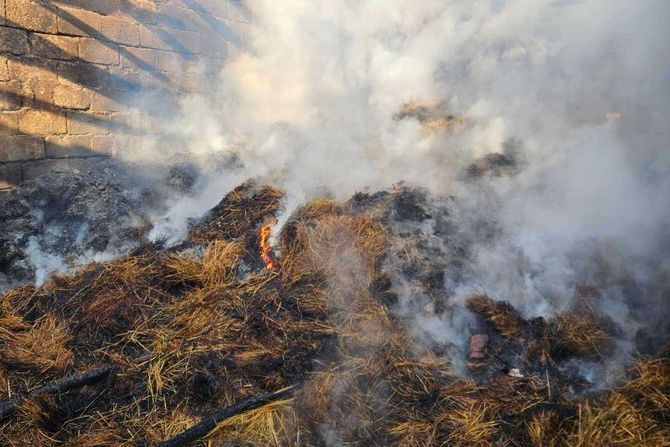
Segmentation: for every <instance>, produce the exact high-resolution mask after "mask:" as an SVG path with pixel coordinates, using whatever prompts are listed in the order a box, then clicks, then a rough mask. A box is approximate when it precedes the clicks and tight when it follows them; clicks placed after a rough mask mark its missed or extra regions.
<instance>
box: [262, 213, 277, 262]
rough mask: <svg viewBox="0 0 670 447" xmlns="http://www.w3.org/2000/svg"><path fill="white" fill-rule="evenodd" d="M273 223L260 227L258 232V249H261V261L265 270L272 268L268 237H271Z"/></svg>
mask: <svg viewBox="0 0 670 447" xmlns="http://www.w3.org/2000/svg"><path fill="white" fill-rule="evenodd" d="M273 224H274V221H273V222H272V223H269V224H265V225H263V226H262V227H261V231H260V248H261V259H262V260H263V263H264V264H265V268H267V269H268V270H272V268H273V267H274V261H273V260H272V257H271V256H270V236H271V235H272V225H273Z"/></svg>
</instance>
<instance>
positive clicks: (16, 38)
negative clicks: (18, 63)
mask: <svg viewBox="0 0 670 447" xmlns="http://www.w3.org/2000/svg"><path fill="white" fill-rule="evenodd" d="M0 52H3V53H10V54H16V55H23V54H28V53H29V52H30V45H28V32H26V31H23V30H19V29H14V28H6V27H4V26H1V27H0Z"/></svg>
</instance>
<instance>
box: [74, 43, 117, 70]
mask: <svg viewBox="0 0 670 447" xmlns="http://www.w3.org/2000/svg"><path fill="white" fill-rule="evenodd" d="M79 57H80V59H81V60H83V61H86V62H92V63H95V64H103V65H118V64H119V49H118V48H117V46H116V45H115V44H112V43H105V42H101V41H99V40H95V39H88V38H85V37H84V38H82V39H81V41H80V42H79Z"/></svg>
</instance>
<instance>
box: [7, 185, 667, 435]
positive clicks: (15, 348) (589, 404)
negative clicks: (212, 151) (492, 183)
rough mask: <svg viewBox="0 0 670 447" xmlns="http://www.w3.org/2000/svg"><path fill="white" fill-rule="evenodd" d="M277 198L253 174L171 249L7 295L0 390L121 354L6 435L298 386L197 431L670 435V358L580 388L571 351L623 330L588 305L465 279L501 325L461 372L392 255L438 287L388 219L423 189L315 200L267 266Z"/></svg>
mask: <svg viewBox="0 0 670 447" xmlns="http://www.w3.org/2000/svg"><path fill="white" fill-rule="evenodd" d="M281 199H282V194H281V192H280V191H278V190H276V189H273V188H270V187H258V186H254V185H251V184H248V185H243V186H241V187H240V188H238V189H236V190H235V191H233V192H231V193H230V194H229V195H228V196H227V197H226V198H224V200H222V202H221V203H220V204H219V205H217V207H215V208H214V209H213V210H212V211H211V212H210V213H209V215H208V216H206V217H205V218H204V219H203V221H202V222H201V223H200V224H198V225H197V226H196V227H195V228H193V230H192V232H191V234H190V236H189V237H188V239H187V240H186V241H184V243H182V244H181V245H179V246H178V247H173V248H170V249H163V248H161V247H159V246H152V245H149V246H145V247H142V248H140V249H138V250H137V251H136V252H134V253H132V254H131V255H129V256H127V257H124V258H122V259H119V260H117V261H114V262H110V263H107V264H92V265H89V266H87V267H85V268H83V269H82V270H81V271H79V272H77V273H76V274H74V275H71V276H62V275H57V276H54V277H52V278H51V280H50V281H49V282H48V283H47V284H46V285H45V286H44V287H41V288H35V287H32V286H22V287H20V288H18V289H14V290H12V291H10V292H9V293H8V294H7V295H6V296H4V298H3V299H2V301H0V385H1V386H0V400H2V401H8V400H10V399H12V398H14V397H15V396H17V395H21V393H24V392H27V391H30V390H34V389H36V388H39V387H40V386H43V385H44V384H46V383H49V382H52V381H54V380H58V379H60V378H62V377H66V376H70V375H73V374H75V373H78V372H84V371H90V370H94V369H96V368H101V367H105V366H110V367H111V371H112V372H111V373H110V374H109V375H108V376H106V377H105V378H104V379H102V380H100V381H99V382H96V383H91V384H89V385H87V386H85V387H79V388H75V389H69V390H66V391H64V392H61V393H57V394H49V393H44V394H41V395H37V396H34V395H31V396H30V397H29V398H26V399H23V400H22V401H21V402H20V404H19V405H18V406H17V408H16V409H14V411H12V412H11V414H8V415H7V416H5V417H4V418H2V419H1V420H0V444H1V445H12V446H37V445H63V446H88V447H93V446H153V445H156V444H158V443H160V442H162V441H165V440H167V439H169V438H171V437H173V436H175V435H177V434H178V433H180V432H182V431H184V430H185V429H187V428H189V427H191V426H193V425H194V424H195V423H197V422H198V420H200V419H201V418H202V417H204V416H206V415H208V414H211V413H213V412H216V411H217V410H220V409H221V408H223V407H226V406H229V405H231V404H233V403H235V402H238V401H240V400H241V399H244V398H247V397H250V396H256V395H261V394H264V393H266V392H271V391H275V390H279V389H282V388H285V387H287V386H291V385H296V386H297V389H298V391H297V392H296V393H295V395H294V397H293V398H292V399H285V400H281V401H278V402H273V403H270V404H268V405H264V406H262V407H260V408H258V409H255V410H253V411H249V412H246V413H243V414H240V415H237V416H235V417H233V418H231V419H227V420H225V421H223V422H222V423H221V424H219V425H218V427H217V428H216V429H215V430H214V431H213V432H211V433H209V435H208V436H207V438H206V439H203V440H201V441H198V442H199V444H196V445H203V446H205V445H212V446H216V445H218V446H267V445H277V446H280V445H281V446H285V445H286V446H288V445H296V446H298V445H300V446H310V445H313V446H322V445H359V446H363V445H366V446H367V445H380V446H381V445H397V446H433V445H453V446H462V445H470V446H562V445H575V446H603V447H604V446H612V445H617V446H660V445H670V428H668V427H670V412H669V410H670V360H669V359H668V357H667V356H662V357H661V358H659V359H656V360H649V359H641V360H640V361H639V362H638V363H637V364H636V365H634V367H633V369H632V370H631V371H630V372H629V375H628V376H627V380H626V381H625V382H624V383H623V384H622V385H621V386H620V387H618V388H616V389H613V390H610V391H606V392H600V393H598V394H594V395H586V394H581V393H580V392H579V385H580V383H578V381H577V380H576V379H575V378H574V376H573V375H571V374H570V372H569V371H567V369H569V368H566V365H568V364H569V362H570V361H574V360H579V359H582V360H584V361H590V362H596V363H597V362H599V361H601V360H602V359H603V358H604V357H606V356H607V355H608V354H607V353H608V350H609V349H610V345H611V343H612V340H613V338H614V337H615V336H616V331H615V328H613V327H612V323H611V322H609V321H607V320H606V319H603V318H602V317H600V316H598V315H596V314H595V313H594V312H593V311H590V310H589V308H588V305H587V304H588V303H584V305H583V306H584V307H582V308H575V309H572V310H570V311H569V312H566V313H565V314H561V315H558V316H556V317H555V318H554V319H552V320H549V321H545V320H542V319H536V320H530V321H528V320H525V319H524V318H523V317H522V316H521V315H520V314H519V313H518V312H516V311H515V310H514V308H513V307H512V306H510V305H508V304H505V303H500V302H495V301H493V300H491V299H490V298H488V297H486V296H477V297H473V298H472V299H471V300H470V301H469V303H468V306H469V308H470V309H471V311H472V312H473V313H474V314H475V315H476V316H477V318H478V319H479V323H480V328H481V331H484V332H486V333H487V334H488V336H489V339H490V343H489V346H487V348H486V356H485V358H484V359H483V360H480V361H478V362H476V363H475V362H471V363H470V364H468V365H467V368H469V371H470V373H469V376H470V377H471V378H468V379H465V378H463V377H462V376H460V375H457V374H456V373H455V369H454V367H453V365H452V364H451V363H450V362H449V360H448V357H447V356H445V355H443V353H441V352H440V351H439V350H436V349H434V348H433V347H426V346H423V345H421V344H418V343H416V340H415V339H414V337H413V336H412V333H411V331H410V330H409V328H408V327H407V325H406V324H405V322H404V321H403V319H402V318H399V317H398V316H396V315H395V314H394V312H393V311H392V303H393V299H392V298H389V297H392V295H393V293H394V292H393V290H392V287H391V283H392V280H391V278H389V277H390V276H392V275H393V271H389V270H388V269H387V268H386V267H384V262H382V261H383V260H384V259H388V257H389V256H394V257H395V256H396V255H397V258H398V260H399V262H400V264H401V267H402V266H403V265H404V266H405V269H406V270H407V271H412V272H414V275H415V276H416V277H417V278H419V279H420V282H421V284H423V287H425V289H426V290H427V293H429V292H430V293H432V292H434V293H435V296H437V295H438V294H439V293H440V292H439V291H434V290H432V289H431V287H432V286H431V284H433V283H434V282H435V281H433V282H431V279H430V278H431V277H432V276H431V275H432V273H431V271H430V269H429V268H426V265H425V262H424V261H422V260H421V259H419V258H418V257H417V255H416V253H415V251H413V250H414V248H415V247H414V245H413V244H414V243H415V242H416V241H415V240H414V239H412V238H411V237H409V236H408V237H402V236H398V235H397V234H394V233H393V232H392V231H391V230H390V226H389V219H391V218H392V216H396V217H397V216H400V217H401V218H402V219H416V220H421V219H424V218H425V213H424V211H423V210H422V209H421V207H420V206H418V205H417V201H420V195H419V196H414V195H412V194H410V193H409V192H408V190H403V189H400V190H394V191H391V192H385V193H380V194H377V195H374V196H366V195H357V196H356V197H354V198H353V199H352V200H351V201H349V202H347V203H343V204H342V203H335V202H332V201H329V200H316V201H313V202H310V203H308V204H306V205H305V206H304V207H303V208H301V209H300V210H298V211H297V212H296V213H295V214H294V215H293V216H292V218H291V219H290V220H289V222H288V223H287V224H286V226H285V227H284V229H283V231H282V233H281V234H280V235H279V238H278V240H279V245H278V247H276V248H275V249H274V252H273V253H272V256H273V257H274V260H275V261H276V262H275V263H274V264H275V265H274V268H273V269H268V268H266V266H265V265H264V263H263V262H262V260H261V259H260V257H259V230H260V228H261V227H262V226H263V225H265V224H266V223H267V222H268V219H271V218H272V217H273V216H274V215H275V214H276V213H277V212H278V211H279V210H280V209H281ZM413 247H414V248H413ZM438 282H439V281H438ZM430 312H434V313H435V312H437V313H439V312H446V310H445V309H439V308H434V309H431V310H430ZM464 335H465V336H467V335H470V334H464ZM466 354H467V353H464V358H466ZM512 364H513V365H514V366H516V367H521V369H522V370H523V371H522V372H523V374H520V375H521V376H522V377H518V376H512V375H510V374H509V372H510V368H509V366H510V365H512Z"/></svg>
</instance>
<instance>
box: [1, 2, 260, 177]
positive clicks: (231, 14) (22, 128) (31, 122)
mask: <svg viewBox="0 0 670 447" xmlns="http://www.w3.org/2000/svg"><path fill="white" fill-rule="evenodd" d="M230 1H232V0H198V1H197V2H195V1H188V2H186V1H182V0H156V1H153V0H147V1H144V0H142V1H137V0H58V1H49V0H0V137H2V138H3V139H4V146H3V147H2V148H1V149H0V150H1V151H2V155H1V156H0V167H1V166H2V164H3V163H18V164H19V165H21V166H22V169H23V170H22V176H21V178H22V179H23V180H26V179H27V178H30V177H31V176H34V175H38V174H39V173H43V172H44V170H45V169H50V168H53V169H56V168H58V169H60V168H62V167H63V166H68V167H72V166H75V165H76V162H75V160H76V159H77V158H78V157H79V158H82V159H87V160H88V159H90V157H91V156H94V157H97V158H100V157H105V156H115V155H116V154H118V153H120V152H124V153H133V152H137V150H138V147H140V146H142V145H143V144H144V139H151V140H152V141H153V139H154V138H155V137H154V135H155V134H156V133H157V131H159V130H160V129H159V127H160V126H161V123H160V122H158V121H159V120H158V119H157V118H158V117H159V116H160V117H166V116H168V117H169V115H170V114H172V113H174V112H175V111H176V108H175V104H176V103H177V102H178V100H179V98H180V97H181V96H182V95H183V94H184V93H190V92H194V91H198V90H199V89H201V88H202V87H203V86H208V85H211V82H212V80H213V79H215V76H216V75H217V74H218V73H219V71H220V68H221V66H222V64H223V62H224V59H225V58H226V57H227V56H228V55H229V54H230V52H231V49H235V51H239V50H241V48H242V47H243V46H242V45H241V37H240V36H241V35H242V34H243V33H244V30H245V29H246V28H245V25H244V24H243V23H242V22H244V21H245V20H246V19H245V14H246V12H248V10H247V9H246V7H244V6H243V2H240V1H237V0H236V1H235V3H236V5H234V6H230V5H229V3H230ZM205 80H207V81H206V82H204V81H205ZM86 141H88V142H89V143H88V144H84V143H85V142H86ZM68 144H69V145H71V147H67V145H68ZM166 144H167V143H166ZM22 151H23V152H22ZM44 157H58V158H54V159H53V161H51V162H37V161H36V160H44V159H45V158H44ZM60 157H68V158H60ZM7 172H10V170H6V169H0V182H4V183H2V184H4V185H8V184H14V182H16V179H17V176H16V175H15V174H13V175H12V178H11V179H9V178H7V179H6V178H4V177H2V176H4V175H6V174H5V173H7ZM11 172H15V168H12V170H11ZM26 173H29V174H30V175H26ZM7 175H9V174H7Z"/></svg>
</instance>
